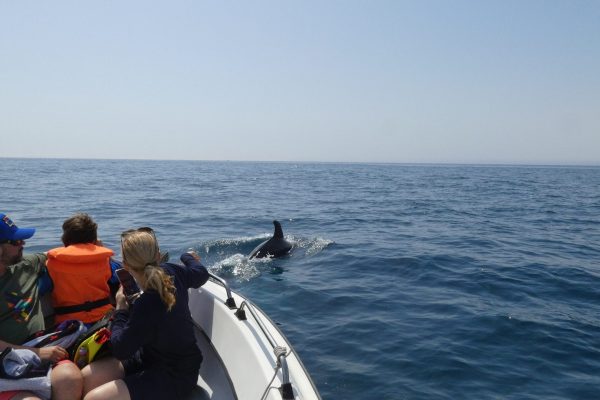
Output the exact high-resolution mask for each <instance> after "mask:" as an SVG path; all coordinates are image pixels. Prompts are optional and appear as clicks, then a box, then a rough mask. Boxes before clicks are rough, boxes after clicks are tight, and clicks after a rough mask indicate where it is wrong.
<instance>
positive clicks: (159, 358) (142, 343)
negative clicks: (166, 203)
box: [82, 228, 208, 400]
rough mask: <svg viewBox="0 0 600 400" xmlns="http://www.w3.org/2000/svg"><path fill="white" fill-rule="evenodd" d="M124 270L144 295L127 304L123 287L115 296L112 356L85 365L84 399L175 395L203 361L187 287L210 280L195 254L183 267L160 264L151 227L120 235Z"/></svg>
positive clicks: (183, 392)
mask: <svg viewBox="0 0 600 400" xmlns="http://www.w3.org/2000/svg"><path fill="white" fill-rule="evenodd" d="M121 249H122V254H123V268H124V269H125V270H127V271H129V273H131V275H132V276H133V277H134V278H135V280H136V281H137V283H138V285H139V286H140V288H141V289H142V294H141V295H140V296H139V297H137V299H136V300H135V302H133V303H132V304H129V303H128V302H127V297H126V296H125V294H124V292H123V289H122V288H120V289H119V291H118V292H117V295H116V302H117V306H116V311H115V313H114V315H113V323H112V336H111V340H110V343H111V348H112V353H113V356H114V358H113V357H110V358H102V359H100V360H97V361H93V362H92V363H91V364H90V365H88V366H86V367H84V369H83V370H82V374H83V377H84V393H85V396H84V399H85V400H100V399H102V400H105V399H118V400H121V399H123V400H128V399H133V400H142V399H144V400H152V399H179V398H184V397H185V396H187V395H189V393H191V391H192V390H193V389H194V388H195V386H196V382H197V379H198V374H199V371H200V364H201V362H202V353H201V351H200V349H199V348H198V347H197V345H196V337H195V335H194V324H193V321H192V317H191V314H190V309H189V305H188V289H189V288H198V287H200V286H202V285H203V284H204V283H206V281H207V280H208V271H207V270H206V268H204V266H203V265H202V264H201V263H200V257H198V255H197V254H196V253H195V252H188V253H185V254H183V255H182V256H181V258H180V259H181V261H182V262H183V264H184V265H176V264H171V263H163V264H160V252H159V247H158V242H157V240H156V236H155V235H154V232H153V231H152V230H150V229H149V228H144V229H142V228H140V229H138V230H134V231H126V232H124V233H123V234H122V235H121Z"/></svg>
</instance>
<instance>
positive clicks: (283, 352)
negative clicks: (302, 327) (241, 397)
mask: <svg viewBox="0 0 600 400" xmlns="http://www.w3.org/2000/svg"><path fill="white" fill-rule="evenodd" d="M291 352H292V351H291V350H289V351H288V349H286V348H285V347H284V346H275V347H274V348H273V353H275V357H276V358H277V365H276V367H275V373H274V374H273V377H272V378H271V381H270V382H269V383H268V384H267V388H266V389H265V391H264V392H263V395H262V396H261V398H260V400H265V399H266V398H267V394H268V393H269V390H271V389H277V390H279V391H280V394H281V395H282V398H283V399H285V400H287V399H293V398H294V395H293V392H292V391H291V384H290V383H289V376H288V372H287V363H286V360H285V358H286V357H287V356H288V355H290V353H291ZM284 364H285V368H283V370H282V375H283V376H282V378H283V379H282V382H283V385H286V384H287V385H289V392H286V391H285V390H284V389H283V385H282V387H277V386H272V384H273V381H275V378H277V373H278V372H279V370H280V369H282V368H281V367H282V366H283V365H284ZM286 393H287V396H286ZM290 396H291V397H290Z"/></svg>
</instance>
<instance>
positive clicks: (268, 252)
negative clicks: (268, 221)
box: [249, 221, 292, 260]
mask: <svg viewBox="0 0 600 400" xmlns="http://www.w3.org/2000/svg"><path fill="white" fill-rule="evenodd" d="M273 225H275V232H273V237H272V238H271V239H269V240H265V241H264V242H262V243H261V244H259V245H258V246H256V248H255V249H254V250H252V252H251V253H250V256H249V257H250V260H251V259H253V258H255V257H256V258H263V257H281V256H284V255H286V254H287V253H289V252H290V250H291V249H292V244H291V243H290V242H288V241H287V240H285V239H284V238H283V230H282V229H281V224H280V223H279V221H273Z"/></svg>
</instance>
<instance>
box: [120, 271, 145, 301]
mask: <svg viewBox="0 0 600 400" xmlns="http://www.w3.org/2000/svg"><path fill="white" fill-rule="evenodd" d="M115 272H116V273H117V278H119V282H121V286H123V293H125V297H126V298H127V302H128V303H129V304H132V303H133V302H134V301H135V299H137V298H138V296H139V295H140V288H139V286H138V285H137V283H136V282H135V279H133V276H131V274H130V273H129V272H128V271H127V270H125V269H124V268H119V269H118V270H116V271H115Z"/></svg>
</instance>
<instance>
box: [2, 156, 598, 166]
mask: <svg viewBox="0 0 600 400" xmlns="http://www.w3.org/2000/svg"><path fill="white" fill-rule="evenodd" d="M0 159H4V160H82V161H83V160H94V161H173V162H178V161H179V162H216V163H218V162H231V163H236V162H239V163H273V164H376V165H405V166H411V165H412V166H418V165H424V166H425V165H429V166H499V167H501V166H502V167H600V162H581V163H562V162H547V163H536V162H523V161H521V162H508V161H506V162H458V161H422V162H415V161H316V160H231V159H222V160H210V159H207V160H201V159H174V158H104V157H87V158H86V157H34V156H31V157H4V156H0Z"/></svg>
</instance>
